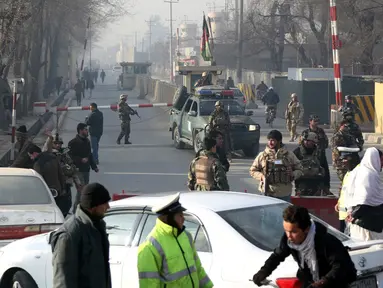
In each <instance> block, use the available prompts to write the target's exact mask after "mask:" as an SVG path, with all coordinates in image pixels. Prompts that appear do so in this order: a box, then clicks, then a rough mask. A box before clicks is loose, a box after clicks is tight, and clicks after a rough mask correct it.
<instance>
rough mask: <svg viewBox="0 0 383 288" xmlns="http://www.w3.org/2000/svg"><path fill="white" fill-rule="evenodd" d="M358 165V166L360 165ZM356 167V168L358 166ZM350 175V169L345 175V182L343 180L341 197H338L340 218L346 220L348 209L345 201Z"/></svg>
mask: <svg viewBox="0 0 383 288" xmlns="http://www.w3.org/2000/svg"><path fill="white" fill-rule="evenodd" d="M358 166H359V165H358ZM358 166H356V167H358ZM356 167H355V168H356ZM349 175H350V171H349V172H347V173H346V175H344V178H343V182H342V189H341V191H340V195H339V199H338V209H339V220H344V219H346V218H347V214H348V213H347V209H346V207H345V201H346V193H347V191H346V184H347V179H348V176H349Z"/></svg>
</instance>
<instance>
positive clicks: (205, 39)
mask: <svg viewBox="0 0 383 288" xmlns="http://www.w3.org/2000/svg"><path fill="white" fill-rule="evenodd" d="M209 38H210V32H209V25H208V24H207V21H206V18H205V15H203V25H202V37H201V56H202V58H203V60H204V61H211V60H213V55H212V54H211V50H210V44H209Z"/></svg>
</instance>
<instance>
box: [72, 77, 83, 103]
mask: <svg viewBox="0 0 383 288" xmlns="http://www.w3.org/2000/svg"><path fill="white" fill-rule="evenodd" d="M73 89H74V91H75V93H76V99H77V106H81V96H82V95H83V93H84V85H83V83H82V82H81V80H80V79H77V83H76V84H75V85H74V87H73Z"/></svg>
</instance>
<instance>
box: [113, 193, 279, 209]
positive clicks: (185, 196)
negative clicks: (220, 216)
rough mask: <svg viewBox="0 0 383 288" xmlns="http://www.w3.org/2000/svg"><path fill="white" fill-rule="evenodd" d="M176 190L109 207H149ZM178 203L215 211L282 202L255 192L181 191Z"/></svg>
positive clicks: (114, 203)
mask: <svg viewBox="0 0 383 288" xmlns="http://www.w3.org/2000/svg"><path fill="white" fill-rule="evenodd" d="M175 193H177V192H166V193H157V194H147V195H142V196H137V197H131V198H126V199H122V200H119V201H113V202H111V203H110V207H111V208H118V207H121V208H122V207H132V206H133V207H135V206H136V207H145V206H147V207H148V208H151V207H153V206H157V205H158V204H159V203H162V201H163V198H162V197H164V196H168V195H171V194H175ZM180 193H181V197H180V203H181V204H182V206H183V207H185V208H186V209H192V208H193V207H196V208H205V209H209V210H212V211H215V212H218V211H225V210H231V209H238V208H245V207H252V206H262V205H271V204H277V203H284V202H283V201H282V200H278V199H276V198H271V197H266V196H262V195H257V194H249V193H241V192H224V191H210V192H189V191H181V192H180Z"/></svg>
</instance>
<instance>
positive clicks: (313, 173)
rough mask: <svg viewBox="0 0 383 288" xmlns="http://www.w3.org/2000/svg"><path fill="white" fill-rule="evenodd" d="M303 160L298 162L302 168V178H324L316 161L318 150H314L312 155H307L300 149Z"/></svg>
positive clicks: (322, 170)
mask: <svg viewBox="0 0 383 288" xmlns="http://www.w3.org/2000/svg"><path fill="white" fill-rule="evenodd" d="M301 154H302V157H303V159H302V160H300V161H301V164H302V167H303V176H302V178H319V177H323V176H324V169H323V168H322V166H321V165H320V162H319V159H318V150H315V151H314V152H313V154H311V155H310V154H307V153H305V151H304V150H303V149H301Z"/></svg>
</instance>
